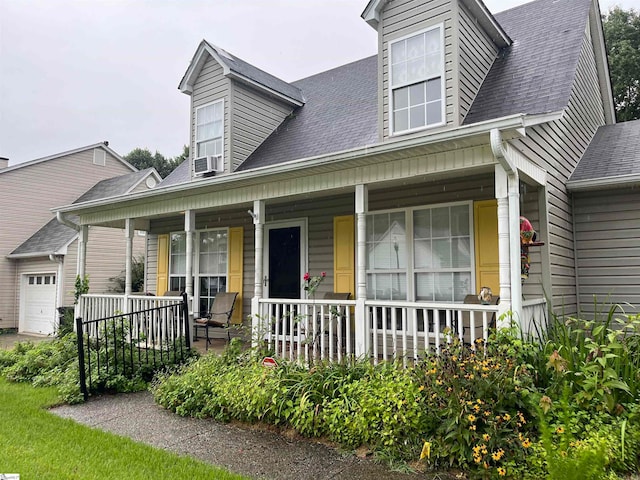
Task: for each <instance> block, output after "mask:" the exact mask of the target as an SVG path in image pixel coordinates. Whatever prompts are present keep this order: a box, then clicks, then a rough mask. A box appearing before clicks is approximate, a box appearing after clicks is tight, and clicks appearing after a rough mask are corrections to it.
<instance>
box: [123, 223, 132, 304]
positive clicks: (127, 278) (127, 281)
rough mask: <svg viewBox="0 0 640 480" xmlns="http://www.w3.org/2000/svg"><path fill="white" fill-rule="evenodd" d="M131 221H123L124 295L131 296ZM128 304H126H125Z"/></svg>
mask: <svg viewBox="0 0 640 480" xmlns="http://www.w3.org/2000/svg"><path fill="white" fill-rule="evenodd" d="M133 232H134V228H133V220H131V219H130V218H127V219H126V220H125V221H124V236H125V241H126V244H125V266H124V294H125V295H131V265H132V256H133ZM126 303H128V302H126Z"/></svg>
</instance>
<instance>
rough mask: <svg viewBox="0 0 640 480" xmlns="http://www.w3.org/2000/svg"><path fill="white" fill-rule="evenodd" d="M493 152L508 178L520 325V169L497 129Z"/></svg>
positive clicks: (513, 282) (493, 133) (515, 307)
mask: <svg viewBox="0 0 640 480" xmlns="http://www.w3.org/2000/svg"><path fill="white" fill-rule="evenodd" d="M490 140H491V151H492V152H493V156H494V157H495V159H496V160H497V161H498V163H499V164H500V165H501V166H502V168H503V169H504V171H505V172H506V173H507V177H508V190H509V259H510V262H509V263H510V269H509V271H510V277H511V312H512V313H513V317H514V318H515V320H516V321H518V324H519V323H520V319H521V318H522V284H521V279H520V269H519V268H518V265H520V179H519V177H518V168H517V167H516V166H515V164H514V163H513V161H512V160H511V159H510V158H509V157H508V156H507V153H506V152H505V151H504V147H503V145H502V135H501V133H500V130H499V129H497V128H493V129H491V132H490Z"/></svg>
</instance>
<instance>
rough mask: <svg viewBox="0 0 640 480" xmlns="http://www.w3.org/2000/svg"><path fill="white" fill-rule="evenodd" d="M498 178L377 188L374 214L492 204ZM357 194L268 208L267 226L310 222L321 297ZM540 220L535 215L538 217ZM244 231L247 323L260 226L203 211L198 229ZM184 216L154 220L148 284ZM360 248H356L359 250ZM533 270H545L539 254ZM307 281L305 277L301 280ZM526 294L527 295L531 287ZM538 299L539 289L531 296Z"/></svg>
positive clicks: (238, 213) (240, 214) (240, 215)
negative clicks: (160, 245) (160, 239)
mask: <svg viewBox="0 0 640 480" xmlns="http://www.w3.org/2000/svg"><path fill="white" fill-rule="evenodd" d="M494 188H495V187H494V176H493V174H484V175H476V176H472V177H461V178H457V179H452V180H448V181H438V182H433V181H430V182H425V183H420V184H414V185H402V186H396V187H390V188H385V189H371V190H370V192H369V211H370V212H375V211H380V210H388V209H396V208H408V207H415V206H432V205H437V204H443V203H452V202H460V201H475V200H487V199H491V198H494ZM354 198H355V194H354V193H347V194H341V195H330V196H326V197H319V198H307V199H299V198H296V199H293V200H291V201H289V202H287V203H278V204H269V203H267V205H266V209H265V220H266V223H267V224H268V223H270V222H280V221H285V220H297V219H306V221H307V228H308V231H307V234H308V255H307V258H308V262H309V264H308V271H309V272H310V273H311V274H312V275H318V274H319V273H320V272H323V271H324V272H327V278H326V280H325V281H324V282H323V283H322V284H321V286H320V288H319V289H318V294H319V295H322V294H323V293H324V292H329V291H332V289H333V219H334V217H336V216H340V215H353V214H354V211H355V205H354V202H355V200H354ZM532 217H533V218H536V216H535V214H534V215H532ZM238 226H242V227H243V228H244V266H243V298H244V302H243V312H244V317H245V319H246V317H247V315H248V314H249V312H250V311H251V298H252V297H253V294H254V276H255V269H254V253H255V249H254V247H255V245H254V225H253V222H252V220H251V217H250V216H249V215H248V214H247V208H246V207H245V208H241V209H237V210H219V211H210V212H203V213H198V214H197V215H196V229H198V230H200V229H211V228H228V227H238ZM183 228H184V219H183V217H180V216H176V217H172V218H165V219H159V220H154V221H152V223H151V230H152V232H153V233H151V234H150V235H149V236H148V238H149V247H148V252H149V260H150V264H149V265H150V266H149V272H148V277H147V281H148V282H155V266H154V265H153V258H154V256H155V252H156V251H157V234H163V233H169V232H175V231H182V230H183ZM354 248H355V246H354ZM534 262H536V264H535V265H534V266H532V271H536V272H539V271H540V265H539V263H540V260H539V256H538V257H535V258H534ZM300 282H301V283H302V279H300ZM525 292H527V289H526V286H525ZM527 294H531V295H533V290H531V292H527Z"/></svg>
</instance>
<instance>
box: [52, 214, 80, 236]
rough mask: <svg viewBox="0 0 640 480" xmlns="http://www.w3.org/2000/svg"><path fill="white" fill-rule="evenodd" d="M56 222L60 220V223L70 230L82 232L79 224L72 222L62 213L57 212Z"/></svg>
mask: <svg viewBox="0 0 640 480" xmlns="http://www.w3.org/2000/svg"><path fill="white" fill-rule="evenodd" d="M56 220H58V223H61V224H63V225H66V226H67V227H69V228H73V229H74V230H75V231H76V232H79V231H80V225H78V224H77V223H73V222H72V221H71V220H69V219H68V218H67V217H65V216H64V215H63V214H62V212H56Z"/></svg>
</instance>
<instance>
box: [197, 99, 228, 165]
mask: <svg viewBox="0 0 640 480" xmlns="http://www.w3.org/2000/svg"><path fill="white" fill-rule="evenodd" d="M223 135H224V100H218V101H216V102H213V103H210V104H208V105H205V106H203V107H200V108H197V109H196V158H201V157H207V156H210V155H222V154H223V150H224V142H223Z"/></svg>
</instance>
